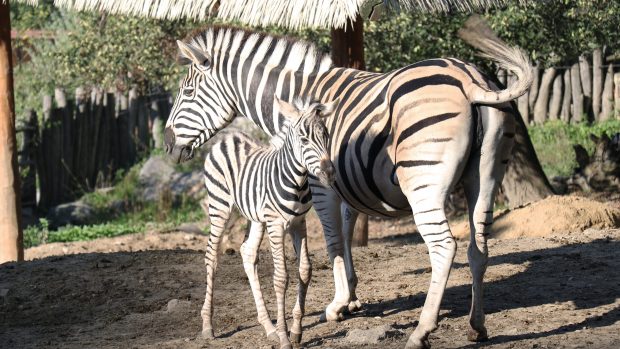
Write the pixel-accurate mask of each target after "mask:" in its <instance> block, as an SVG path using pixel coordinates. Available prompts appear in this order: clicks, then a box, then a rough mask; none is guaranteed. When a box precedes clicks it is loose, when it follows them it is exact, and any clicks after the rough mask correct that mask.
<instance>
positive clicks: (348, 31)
mask: <svg viewBox="0 0 620 349" xmlns="http://www.w3.org/2000/svg"><path fill="white" fill-rule="evenodd" d="M331 37H332V42H331V44H332V45H331V46H332V62H333V63H334V65H336V66H339V67H346V68H353V69H359V70H365V69H366V64H365V62H364V20H363V19H362V16H361V15H359V14H358V15H357V17H356V18H355V22H353V23H349V25H348V26H347V28H342V29H332V31H331ZM351 245H352V246H368V216H367V215H365V214H360V215H359V216H358V218H357V224H355V229H354V230H353V237H352V241H351Z"/></svg>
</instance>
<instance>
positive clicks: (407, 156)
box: [396, 127, 471, 349]
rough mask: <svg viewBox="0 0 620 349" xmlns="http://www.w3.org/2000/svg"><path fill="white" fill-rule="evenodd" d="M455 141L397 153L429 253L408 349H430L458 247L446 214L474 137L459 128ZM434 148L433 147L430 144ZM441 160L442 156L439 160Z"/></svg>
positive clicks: (400, 175) (401, 176)
mask: <svg viewBox="0 0 620 349" xmlns="http://www.w3.org/2000/svg"><path fill="white" fill-rule="evenodd" d="M456 130H458V131H459V133H456V132H454V133H452V134H450V135H451V136H452V137H451V141H450V142H444V143H439V144H434V145H435V147H434V148H433V147H427V148H426V149H424V148H423V149H421V150H420V149H416V152H410V151H409V152H408V151H405V150H403V151H401V152H400V153H398V156H399V161H401V164H402V165H401V166H400V167H398V168H397V170H396V174H397V176H398V180H399V183H400V186H401V188H402V191H403V193H404V194H405V196H406V197H407V200H408V202H409V205H410V206H411V210H412V212H413V218H414V220H415V224H416V227H417V228H418V231H419V232H420V235H421V236H422V238H423V239H424V242H425V243H426V246H427V248H428V256H429V259H430V262H431V268H432V272H431V282H430V285H429V288H428V293H427V294H426V300H425V301H424V307H423V308H422V313H421V314H420V321H419V323H418V326H417V327H416V329H415V330H414V331H413V333H412V334H411V336H410V337H409V340H408V341H407V346H406V347H407V348H416V349H419V348H429V347H430V344H429V341H428V336H429V334H430V333H431V332H432V331H434V330H435V329H436V328H437V319H438V315H439V307H440V305H441V301H442V298H443V294H444V291H445V289H446V284H447V282H448V277H449V276H450V270H451V268H452V262H453V260H454V256H455V254H456V241H455V240H454V237H453V236H452V232H451V231H450V227H449V225H448V219H447V218H446V214H445V202H446V197H447V195H448V194H449V193H450V190H451V189H452V188H453V187H454V185H455V182H456V181H457V180H458V179H459V178H460V176H461V174H462V173H463V169H464V167H465V164H466V160H467V157H468V155H469V148H470V144H471V137H470V136H469V134H470V133H469V129H468V128H466V127H460V128H456ZM430 144H433V143H430ZM437 155H439V156H437Z"/></svg>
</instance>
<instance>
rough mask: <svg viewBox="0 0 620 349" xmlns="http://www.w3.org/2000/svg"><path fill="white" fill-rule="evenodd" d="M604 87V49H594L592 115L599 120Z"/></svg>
mask: <svg viewBox="0 0 620 349" xmlns="http://www.w3.org/2000/svg"><path fill="white" fill-rule="evenodd" d="M602 88H603V51H602V50H601V49H600V48H597V49H595V50H594V51H592V115H593V116H594V119H596V120H598V118H599V115H600V113H601V89H602Z"/></svg>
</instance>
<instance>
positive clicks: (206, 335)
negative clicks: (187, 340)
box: [200, 328, 215, 339]
mask: <svg viewBox="0 0 620 349" xmlns="http://www.w3.org/2000/svg"><path fill="white" fill-rule="evenodd" d="M200 337H202V339H214V338H215V334H213V329H212V328H205V329H203V330H202V332H201V333H200Z"/></svg>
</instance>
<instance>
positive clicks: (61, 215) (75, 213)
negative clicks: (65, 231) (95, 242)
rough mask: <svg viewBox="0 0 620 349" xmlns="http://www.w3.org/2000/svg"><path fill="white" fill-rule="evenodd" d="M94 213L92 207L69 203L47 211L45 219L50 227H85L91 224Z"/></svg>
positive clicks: (84, 204)
mask: <svg viewBox="0 0 620 349" xmlns="http://www.w3.org/2000/svg"><path fill="white" fill-rule="evenodd" d="M94 215H95V211H94V210H93V208H92V207H90V206H89V205H88V204H86V203H84V202H82V201H75V202H69V203H66V204H62V205H58V206H56V207H53V208H52V209H50V210H49V212H48V214H47V219H48V221H49V223H50V227H52V228H55V227H61V226H63V225H68V224H71V225H85V224H89V223H92V221H93V218H94Z"/></svg>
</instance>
